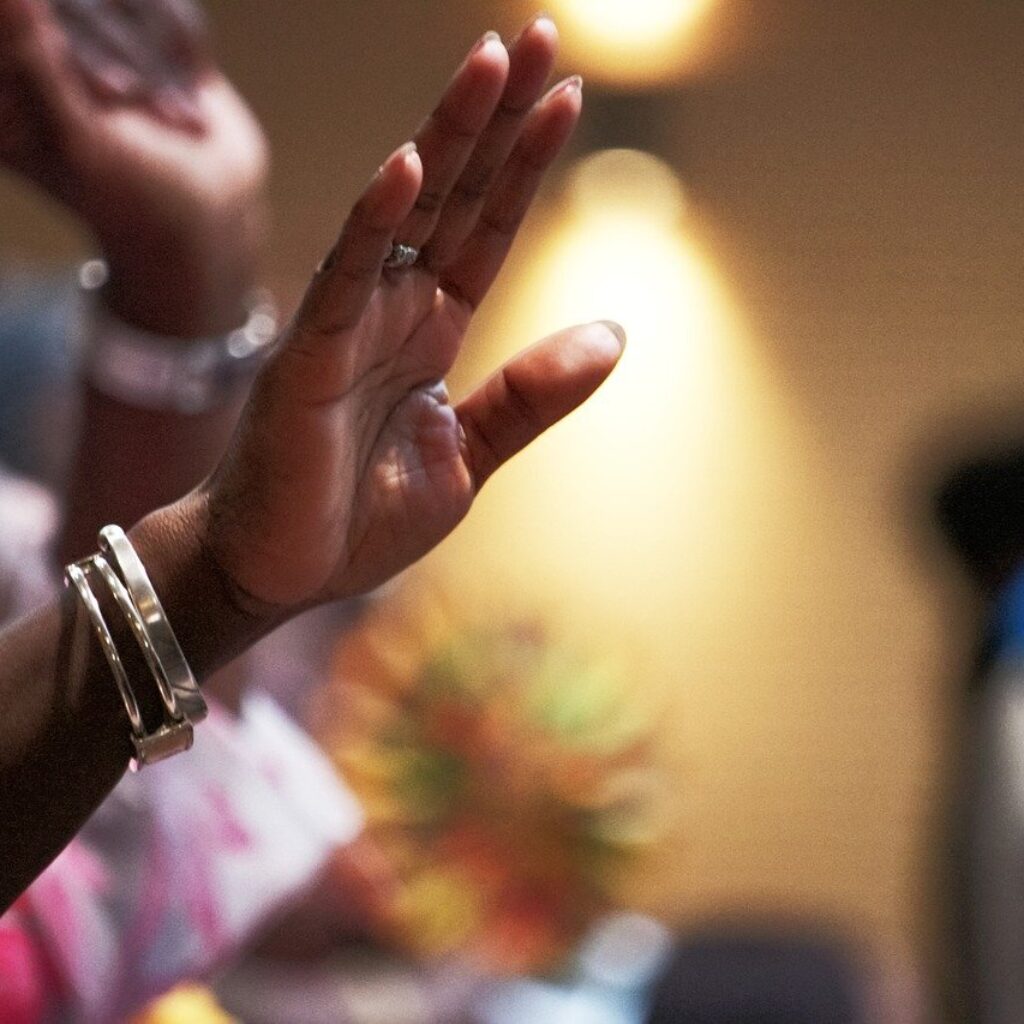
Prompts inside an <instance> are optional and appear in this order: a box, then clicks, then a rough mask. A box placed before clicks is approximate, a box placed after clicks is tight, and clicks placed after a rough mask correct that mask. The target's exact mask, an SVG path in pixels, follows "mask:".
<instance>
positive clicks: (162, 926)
mask: <svg viewBox="0 0 1024 1024" xmlns="http://www.w3.org/2000/svg"><path fill="white" fill-rule="evenodd" d="M48 500H49V499H48V498H47V497H46V495H45V492H41V491H40V490H39V489H38V488H34V487H33V485H27V484H26V485H23V484H21V483H20V482H16V481H13V480H12V479H11V478H10V477H9V476H6V475H4V474H2V473H0V523H3V524H4V526H5V529H4V530H0V580H7V581H8V587H7V588H6V589H7V593H8V595H9V598H10V600H9V602H8V604H7V607H6V609H5V613H7V614H12V613H17V612H20V611H22V610H24V607H25V605H26V604H28V605H30V604H32V603H34V602H35V601H37V600H38V599H39V598H40V596H41V594H42V593H43V592H44V591H46V590H47V589H48V590H49V592H51V593H52V588H53V582H52V573H50V571H49V570H48V568H47V558H46V548H47V544H48V542H49V530H47V529H39V528H38V527H39V525H40V523H41V522H42V519H41V516H40V513H41V511H43V510H45V509H50V512H51V513H52V512H53V509H52V506H50V505H48V504H47V502H48ZM40 502H42V504H39V503H40ZM55 519H56V517H55V514H51V515H50V519H49V525H50V526H52V524H53V523H54V522H55ZM8 524H13V526H14V527H15V528H12V529H6V527H7V525H8ZM11 580H13V581H14V582H13V583H11V582H10V581H11ZM361 827H362V816H361V812H360V809H359V807H358V805H357V804H356V802H355V800H354V798H353V797H352V796H351V794H350V793H349V792H348V791H347V790H346V789H345V788H344V786H343V785H342V783H341V782H340V781H339V779H338V777H337V775H336V774H335V771H334V769H333V768H332V767H331V766H330V764H329V763H328V761H327V759H326V757H325V756H324V755H323V754H322V752H321V751H320V749H319V748H318V747H317V746H316V745H315V744H314V743H313V741H312V740H311V739H310V738H309V737H308V736H307V735H306V733H305V732H304V731H303V730H302V729H300V728H299V727H298V726H297V725H295V724H294V723H293V722H292V721H291V720H290V719H289V718H288V717H287V715H285V713H284V712H283V711H281V710H280V709H279V708H278V706H277V705H276V704H275V703H274V702H272V701H271V700H270V699H268V698H266V697H262V696H252V695H250V696H249V697H248V698H247V700H246V701H245V702H244V703H243V706H242V710H241V713H240V715H239V716H237V717H234V716H230V715H228V714H227V713H226V712H223V711H219V710H218V709H216V708H211V714H210V716H209V718H208V719H207V721H205V722H204V723H203V725H202V726H201V727H200V728H198V729H197V730H196V738H195V744H194V746H193V748H192V749H191V750H190V751H189V752H188V754H186V755H183V756H181V757H175V758H172V759H171V760H169V761H167V762H164V763H161V764H157V765H153V766H151V767H149V768H147V769H146V770H145V771H143V772H141V773H139V774H138V775H128V776H126V777H125V778H124V779H123V780H122V782H121V783H120V784H119V785H118V786H117V788H116V789H115V790H114V792H113V793H112V794H111V796H110V797H109V798H108V799H107V800H106V801H105V802H104V804H103V805H102V806H101V807H100V808H99V810H98V811H97V812H96V813H95V814H94V816H93V817H92V818H91V819H90V821H89V822H88V823H87V824H86V826H85V828H84V829H83V830H82V831H81V832H80V833H79V835H78V837H76V839H75V840H74V841H73V842H72V843H71V844H70V845H69V846H68V847H67V848H66V849H65V850H64V852H63V853H62V854H61V855H60V856H59V857H58V858H57V859H56V860H55V861H54V863H53V864H51V865H50V867H49V868H48V869H47V870H46V871H45V872H44V873H43V874H42V875H41V876H40V877H39V878H38V879H37V880H36V882H35V883H34V884H33V885H32V886H31V887H30V888H29V890H28V891H27V892H26V893H25V894H24V895H23V896H22V897H21V899H19V901H18V902H17V904H16V905H15V907H14V908H13V909H12V910H11V911H9V912H8V913H7V914H5V915H4V916H3V917H0V1021H3V1022H5V1024H7V1022H10V1024H44V1022H45V1024H51V1022H64V1021H68V1022H71V1021H74V1022H75V1024H93V1022H97V1024H98V1022H101V1021H102V1022H107V1024H109V1022H110V1021H114V1020H122V1019H124V1018H125V1017H127V1016H129V1015H130V1014H131V1013H133V1012H134V1011H136V1010H138V1009H139V1008H140V1007H142V1006H143V1005H144V1004H145V1003H146V1002H148V1001H149V1000H150V999H151V998H153V997H154V996H156V995H159V994H160V993H162V992H164V991H166V990H167V989H168V988H170V987H171V986H173V985H174V984H176V983H178V982H181V981H183V980H187V979H201V978H205V977H207V976H209V974H210V973H211V972H212V971H213V970H214V969H215V968H216V967H217V966H218V965H219V964H221V963H222V962H223V961H224V960H225V959H226V958H228V957H230V956H231V955H232V954H233V953H234V952H235V951H236V950H237V949H238V948H239V947H240V946H241V945H242V944H243V943H244V942H245V941H246V940H247V939H248V938H249V937H250V936H252V934H253V933H254V931H255V930H256V929H258V928H259V926H260V925H261V924H262V923H263V922H264V921H265V920H266V919H267V917H268V915H270V914H272V913H273V912H274V911H275V910H278V909H280V908H281V906H282V905H283V904H284V903H285V902H286V901H287V900H288V899H289V898H291V897H293V896H295V895H297V894H298V893H299V892H300V891H301V890H302V889H304V888H305V887H306V886H307V885H308V884H309V883H310V882H311V881H312V880H313V879H314V877H315V875H316V873H317V872H318V870H319V869H320V867H321V866H322V865H323V864H324V862H325V861H326V859H327V857H328V856H329V854H330V853H331V851H332V850H334V849H335V848H336V847H337V846H338V845H341V844H344V843H346V842H349V841H351V839H353V838H354V837H355V835H356V834H357V833H358V832H359V831H360V829H361Z"/></svg>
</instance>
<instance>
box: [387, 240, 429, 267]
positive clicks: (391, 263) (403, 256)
mask: <svg viewBox="0 0 1024 1024" xmlns="http://www.w3.org/2000/svg"><path fill="white" fill-rule="evenodd" d="M419 258H420V251H419V249H417V248H415V246H412V245H402V244H401V243H398V242H396V243H395V244H394V245H393V246H391V252H389V253H388V255H387V258H386V259H385V260H384V266H385V267H387V268H388V270H404V269H405V268H406V267H411V266H412V265H413V264H414V263H415V262H416V261H417V260H418V259H419Z"/></svg>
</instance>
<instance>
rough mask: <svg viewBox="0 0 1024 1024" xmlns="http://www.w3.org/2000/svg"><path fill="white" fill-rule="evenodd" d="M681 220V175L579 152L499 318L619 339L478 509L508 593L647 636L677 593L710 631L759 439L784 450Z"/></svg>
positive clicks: (740, 332)
mask: <svg viewBox="0 0 1024 1024" xmlns="http://www.w3.org/2000/svg"><path fill="white" fill-rule="evenodd" d="M686 228H687V216H686V202H685V195H684V191H683V188H682V186H681V184H680V182H679V180H678V178H677V177H676V175H675V173H674V172H673V171H672V170H671V168H669V167H668V166H666V165H665V164H664V163H663V162H662V161H660V160H658V159H656V158H655V157H653V156H651V155H649V154H645V153H641V152H637V151H633V150H612V151H605V152H602V153H599V154H596V155H594V156H591V157H589V158H587V159H585V160H584V161H582V162H581V163H580V164H579V165H577V167H576V168H575V169H574V171H573V172H572V174H571V176H570V177H569V178H568V180H567V181H566V185H565V189H564V198H563V202H562V203H561V204H560V206H559V208H558V209H557V211H555V212H554V213H553V216H552V220H551V223H550V225H549V227H548V229H547V231H546V232H545V233H544V237H543V239H542V240H541V242H540V244H538V245H537V246H536V248H535V250H534V251H533V252H531V255H530V259H529V261H528V264H527V267H528V269H527V270H526V271H525V272H524V274H523V275H522V277H521V279H520V281H519V282H517V287H516V292H517V294H518V295H520V296H522V302H520V303H517V302H516V300H515V299H513V300H512V302H511V303H510V308H511V309H512V310H513V312H512V315H511V317H510V320H511V323H510V324H507V325H505V326H503V329H502V333H503V334H505V335H507V336H511V337H512V338H515V339H517V340H521V339H523V338H531V337H541V336H543V335H544V334H547V333H550V332H551V331H552V330H554V329H556V328H558V327H561V326H564V325H565V324H570V323H580V322H587V321H592V320H595V319H599V318H602V317H606V318H610V319H614V320H617V321H619V322H621V323H622V324H623V326H624V327H625V328H626V333H627V335H628V338H629V341H628V344H627V346H626V352H625V355H624V357H623V359H622V362H621V363H620V365H619V367H618V368H617V369H616V371H615V373H614V374H613V375H612V377H611V378H610V380H609V381H608V382H607V384H605V385H604V386H603V387H602V389H601V391H600V393H599V394H598V395H597V396H595V398H594V400H593V401H591V402H588V403H587V404H586V405H585V406H584V407H583V408H581V409H580V410H579V411H578V412H576V413H574V414H573V416H572V417H570V419H569V420H568V421H567V422H566V423H564V424H561V425H559V426H558V428H556V429H555V430H554V431H552V432H551V434H550V435H549V436H548V437H546V438H545V439H544V440H543V441H542V442H541V443H540V444H539V445H537V446H536V447H535V449H534V450H532V451H531V453H530V455H529V457H528V458H524V459H523V461H522V462H519V463H514V464H513V465H511V466H510V467H509V468H508V469H507V470H506V471H504V472H505V476H504V479H503V481H502V482H501V483H500V484H496V485H495V488H497V487H500V488H501V489H502V491H503V493H504V494H505V495H506V497H505V498H504V499H503V500H502V499H491V500H494V502H495V504H494V506H493V512H492V513H491V516H492V517H493V518H491V517H488V516H478V517H477V523H479V524H480V526H479V529H480V530H481V531H485V530H486V531H489V535H490V536H491V537H494V536H500V537H502V538H503V542H502V545H501V550H500V551H499V552H495V553H488V555H487V557H489V558H494V559H497V560H500V561H501V562H502V563H503V566H502V568H503V571H504V572H510V571H511V572H512V573H513V574H514V576H515V578H516V587H515V589H516V591H517V592H518V593H519V594H520V595H521V596H522V597H526V598H527V599H528V600H529V601H538V600H539V601H542V602H543V601H545V598H547V599H548V601H550V599H551V598H552V597H554V596H555V595H557V598H556V600H559V601H560V603H562V602H564V607H566V608H568V609H572V612H573V618H574V619H575V620H576V622H577V623H578V622H587V621H591V616H596V617H595V618H593V621H594V622H595V623H597V622H603V623H607V622H608V621H609V620H611V621H618V622H625V623H626V624H627V626H631V627H632V628H635V629H636V631H637V632H644V633H646V632H648V631H649V630H650V631H653V630H654V629H655V628H656V627H655V620H656V619H658V618H661V617H662V616H664V617H665V619H666V620H669V619H674V620H675V622H676V624H678V622H679V618H678V614H679V611H678V610H679V608H680V606H681V605H682V606H683V607H684V608H685V609H686V616H687V621H688V623H689V625H690V626H692V627H698V628H695V629H693V630H692V631H691V632H692V635H693V636H698V635H700V633H701V629H702V627H703V626H705V625H706V627H707V629H708V630H713V629H715V628H716V616H717V615H718V614H719V613H720V612H721V608H722V605H723V603H726V602H728V601H730V600H731V597H730V595H734V594H735V589H734V588H735V587H736V586H737V585H742V584H741V583H738V581H737V576H739V577H742V575H743V573H744V571H745V567H746V566H747V565H749V564H750V561H751V559H752V558H756V555H755V554H753V553H752V551H751V546H752V545H754V544H756V543H757V538H756V537H755V536H754V535H753V534H752V532H751V529H750V527H749V522H748V521H747V519H745V518H744V517H745V516H748V515H749V505H748V504H747V503H745V502H744V500H743V498H742V493H743V492H744V491H749V490H751V489H754V490H756V489H757V488H758V487H759V486H760V485H761V484H762V483H763V482H764V481H765V480H766V478H767V477H768V476H769V475H770V474H772V473H773V472H775V471H776V468H777V467H776V465H775V460H774V459H773V457H772V455H771V454H770V449H771V448H772V447H773V446H779V447H782V448H784V449H787V450H792V446H791V445H790V444H789V443H787V442H785V441H783V442H781V444H780V435H781V436H783V437H785V436H786V433H787V431H788V429H789V421H788V416H787V414H786V412H785V410H783V409H782V408H781V407H780V406H779V404H778V403H777V401H776V400H775V393H774V389H772V388H770V387H766V386H765V383H764V379H763V374H762V368H761V367H760V366H759V365H758V363H757V360H756V358H755V354H754V352H753V350H752V349H751V347H750V346H749V345H748V343H747V335H746V331H745V330H744V328H743V327H742V325H741V324H740V322H739V319H738V317H737V315H736V311H735V309H734V306H733V304H732V302H731V300H730V297H729V296H728V294H727V293H726V292H725V290H724V288H723V287H722V285H721V283H720V281H719V280H718V278H717V275H716V273H715V272H714V268H713V267H712V266H711V265H710V264H709V262H708V260H707V258H706V257H705V255H704V253H703V252H702V251H701V249H700V248H699V247H698V246H697V245H696V244H695V242H694V240H693V238H692V237H691V234H690V232H688V231H687V230H686ZM541 510H542V512H541ZM476 528H477V527H476V525H475V524H473V523H470V524H467V526H464V527H463V537H464V538H465V539H464V541H459V542H458V543H465V545H466V546H467V547H469V546H475V550H474V557H472V558H469V557H467V558H465V559H463V560H462V561H463V564H465V565H468V566H472V567H473V571H474V572H475V571H477V570H478V569H479V567H480V559H481V557H482V556H483V552H485V551H488V549H489V548H493V543H492V544H490V545H489V544H488V543H487V541H486V540H485V539H481V538H476V539H474V533H475V531H476ZM453 553H454V552H453ZM454 561H455V559H453V562H454ZM469 582H471V581H469ZM469 582H467V585H469ZM624 608H629V609H631V615H630V616H628V617H627V618H626V619H623V615H622V611H623V609H624ZM698 620H699V623H698ZM677 629H678V625H676V626H674V627H673V631H675V630H677ZM606 635H607V634H606ZM641 642H646V640H642V641H641Z"/></svg>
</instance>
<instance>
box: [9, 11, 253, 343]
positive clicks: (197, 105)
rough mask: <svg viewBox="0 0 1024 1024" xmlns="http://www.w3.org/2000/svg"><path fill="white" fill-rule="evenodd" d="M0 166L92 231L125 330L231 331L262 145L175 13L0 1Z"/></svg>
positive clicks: (194, 33) (248, 250) (199, 34)
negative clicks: (127, 325) (129, 324)
mask: <svg viewBox="0 0 1024 1024" xmlns="http://www.w3.org/2000/svg"><path fill="white" fill-rule="evenodd" d="M0 164H6V165H7V166H8V167H10V168H11V169H13V170H15V171H17V172H19V173H21V174H22V175H24V176H25V177H27V178H29V179H30V180H32V181H34V182H35V183H36V184H38V185H39V186H41V187H42V188H43V189H44V190H45V191H47V192H48V193H50V195H52V196H53V197H54V198H55V199H57V200H58V201H59V202H61V203H63V204H64V205H66V206H68V207H69V208H70V209H71V210H72V211H73V212H75V213H76V214H78V215H79V216H80V217H82V218H83V220H84V221H85V222H86V224H87V225H88V226H89V227H90V228H91V229H92V230H93V231H94V232H95V234H96V236H97V239H98V241H99V244H100V246H101V248H102V249H103V252H104V255H105V256H106V258H107V260H108V262H110V264H111V268H112V272H113V274H112V294H111V298H112V300H113V305H114V306H115V308H116V309H117V311H118V312H120V313H122V314H123V315H125V316H126V318H128V319H132V320H134V321H136V322H138V323H140V325H141V326H144V327H149V328H151V329H153V330H156V331H160V332H163V333H170V334H201V333H216V332H217V331H219V330H222V329H224V328H226V327H233V326H236V324H237V320H238V318H239V317H240V316H241V314H242V304H241V293H242V292H244V291H245V290H246V289H247V288H248V287H250V286H251V284H252V277H253V274H254V261H255V257H256V249H257V246H258V242H259V237H260V233H261V230H262V219H263V202H262V200H263V185H264V179H265V175H266V166H267V158H266V147H265V144H264V140H263V136H262V133H261V131H260V129H259V126H258V125H257V123H256V121H255V120H254V119H253V117H252V115H251V114H250V112H249V110H248V108H247V107H246V106H245V104H244V103H243V102H242V100H241V99H240V98H239V96H238V94H237V93H236V92H235V90H234V89H233V88H232V86H231V84H230V83H229V82H228V80H227V79H226V78H225V77H224V76H223V75H222V74H221V73H220V72H219V71H218V69H217V67H216V65H215V64H214V63H213V61H212V59H211V58H210V56H209V53H208V50H207V46H206V37H205V33H204V30H203V25H202V20H201V19H200V18H199V16H198V12H197V9H196V8H195V6H194V4H193V3H192V2H191V0H88V2H86V0H54V2H53V3H52V4H50V3H49V2H47V0H0ZM129 290H130V293H129ZM171 304H173V308H170V307H171ZM220 307H224V308H223V309H221V308H220Z"/></svg>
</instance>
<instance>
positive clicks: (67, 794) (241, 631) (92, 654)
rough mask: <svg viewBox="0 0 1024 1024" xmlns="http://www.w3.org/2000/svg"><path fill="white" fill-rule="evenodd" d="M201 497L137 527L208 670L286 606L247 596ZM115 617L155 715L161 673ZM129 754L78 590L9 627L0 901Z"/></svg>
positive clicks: (156, 580)
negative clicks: (227, 564) (220, 549)
mask: <svg viewBox="0 0 1024 1024" xmlns="http://www.w3.org/2000/svg"><path fill="white" fill-rule="evenodd" d="M198 505H199V502H198V501H197V500H196V499H191V498H190V499H186V500H184V501H183V502H179V503H178V504H176V505H175V506H173V507H171V508H169V509H164V510H161V511H160V512H157V513H154V514H153V515H152V516H149V517H147V519H146V520H144V521H143V522H142V523H140V524H138V525H137V526H136V527H135V528H134V529H133V530H132V532H131V536H132V540H133V542H134V544H135V547H136V549H137V551H138V553H139V555H140V557H141V558H142V560H143V563H144V564H145V565H146V567H147V570H148V571H149V574H150V577H151V579H152V581H153V584H154V586H155V588H156V589H157V592H158V593H159V594H160V597H161V600H162V602H163V604H164V608H165V610H166V612H167V617H168V620H169V621H170V622H171V623H172V625H173V628H174V630H175V632H176V634H177V636H178V639H179V641H180V643H181V646H182V649H183V651H184V653H185V655H186V658H187V659H188V661H189V663H190V665H191V667H192V669H193V672H194V673H195V674H196V677H197V678H198V679H200V680H203V679H205V678H207V677H208V676H209V674H210V673H211V672H212V671H214V670H215V669H216V668H217V667H219V666H220V665H222V664H224V663H225V662H226V661H228V660H230V659H231V658H232V657H234V656H236V655H237V654H239V653H240V652H241V651H242V650H244V649H245V648H247V647H248V646H249V645H250V644H252V643H254V642H255V641H256V640H257V639H259V638H260V637H261V636H263V635H265V633H267V632H268V631H269V630H270V629H271V628H272V627H273V626H274V625H275V624H276V622H277V617H275V616H273V615H267V614H261V613H260V612H259V611H258V610H256V609H254V608H252V607H248V608H243V607H242V606H241V605H240V604H239V601H238V598H237V595H236V594H234V593H233V592H232V590H231V588H230V586H229V584H228V583H227V581H226V580H225V578H224V577H223V575H222V574H221V572H220V571H219V569H218V568H217V565H216V564H215V562H213V560H212V559H210V558H209V556H208V554H207V553H206V551H205V550H204V548H203V546H202V544H201V542H200V540H199V529H200V528H201V512H197V511H196V509H197V507H198ZM95 589H96V590H97V591H99V589H100V588H99V587H97V588H95ZM98 596H99V595H98ZM104 610H105V612H106V611H108V607H107V606H106V605H105V606H104ZM106 617H107V621H108V623H109V625H110V627H111V631H112V633H113V634H114V636H115V640H116V643H117V646H118V650H119V651H120V653H121V655H122V657H123V658H124V660H125V663H126V668H127V669H128V672H129V676H130V678H132V679H133V680H138V681H139V683H138V685H137V687H136V692H137V696H138V698H139V702H140V705H141V710H142V713H143V716H144V718H145V719H146V721H147V722H148V723H152V722H153V721H154V716H156V717H157V718H158V717H159V714H160V706H159V703H158V698H157V692H156V687H155V684H153V682H152V677H151V676H150V675H149V673H148V672H147V670H146V668H145V663H144V661H143V660H142V656H141V653H140V652H139V651H138V649H137V647H136V646H135V644H134V641H133V640H132V639H131V635H130V633H129V632H128V630H127V628H126V625H125V623H124V621H123V619H122V617H121V616H120V615H119V613H118V612H117V611H116V608H114V609H113V610H110V612H109V614H108V615H107V616H106ZM130 756H131V743H130V740H129V725H128V719H127V716H126V713H125V709H124V706H123V704H122V703H121V700H120V697H119V695H118V692H117V689H116V686H115V684H114V681H113V679H112V677H111V674H110V669H109V667H108V666H107V664H106V662H105V660H104V658H103V655H102V652H101V651H100V649H99V646H98V644H97V642H96V641H95V639H94V638H93V636H92V634H91V631H90V626H89V622H88V619H87V617H86V616H85V613H84V611H83V610H82V609H81V608H80V606H79V605H78V604H77V602H76V601H75V600H74V598H73V592H70V591H69V592H66V593H65V594H64V595H63V596H62V597H61V598H60V599H59V600H56V601H54V602H53V603H51V604H50V605H49V606H47V607H45V608H43V609H42V610H40V611H39V612H38V613H36V614H35V615H33V616H31V617H29V618H26V619H23V620H21V621H20V622H18V623H15V624H14V625H13V626H11V627H9V628H8V629H6V630H5V631H3V632H2V633H0V911H2V909H3V908H5V907H7V906H9V905H10V903H11V902H12V901H13V900H14V899H15V897H16V896H17V895H18V894H19V893H20V892H21V891H22V890H23V889H24V888H25V887H26V886H27V885H28V884H29V883H30V882H31V881H32V879H34V878H35V877H36V876H37V875H38V874H39V872H40V871H42V869H43V868H44V867H45V866H46V865H47V864H48V863H49V862H50V861H51V860H52V859H53V857H54V856H55V855H56V854H57V853H58V852H59V851H60V850H61V849H62V848H63V846H64V845H65V844H66V843H67V842H68V841H69V840H70V839H71V837H72V836H73V835H74V834H75V832H76V831H77V830H78V829H79V828H80V827H81V825H82V824H83V822H84V821H85V820H86V818H87V817H88V816H89V815H90V814H91V813H92V811H93V810H95V808H96V807H97V806H98V805H99V803H100V802H101V801H102V800H103V798H104V797H105V796H106V795H107V793H109V791H110V790H111V788H112V787H113V786H114V785H115V783H116V782H117V781H118V779H119V778H120V777H121V776H122V775H123V773H124V771H125V768H126V767H127V765H128V760H129V758H130Z"/></svg>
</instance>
